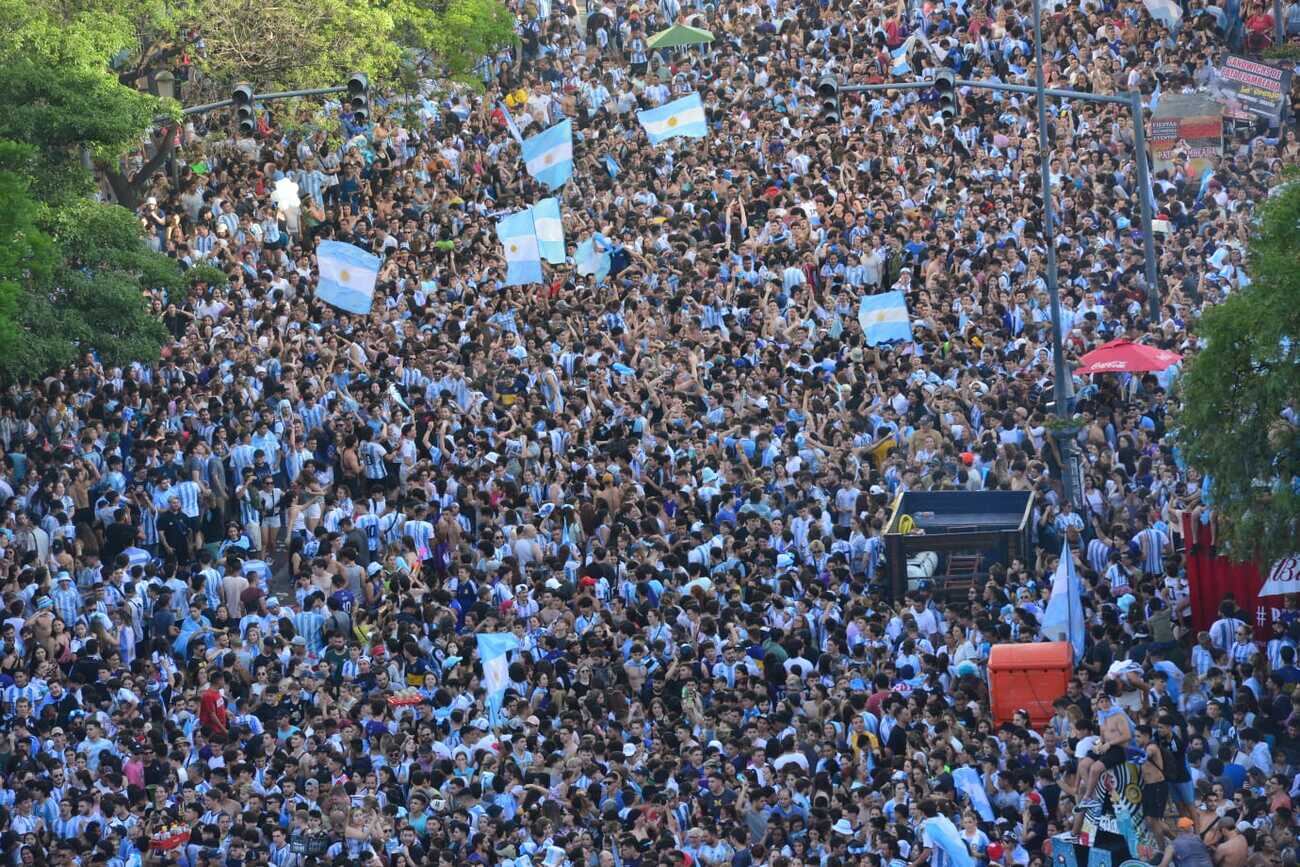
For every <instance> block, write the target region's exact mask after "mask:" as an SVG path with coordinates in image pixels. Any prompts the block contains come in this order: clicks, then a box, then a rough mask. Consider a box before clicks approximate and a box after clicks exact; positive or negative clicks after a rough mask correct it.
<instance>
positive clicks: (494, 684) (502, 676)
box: [474, 632, 519, 727]
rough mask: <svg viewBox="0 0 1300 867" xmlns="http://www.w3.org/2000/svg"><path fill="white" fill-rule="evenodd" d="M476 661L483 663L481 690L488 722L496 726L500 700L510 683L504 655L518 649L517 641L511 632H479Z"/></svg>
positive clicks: (475, 637)
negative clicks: (485, 694) (484, 695)
mask: <svg viewBox="0 0 1300 867" xmlns="http://www.w3.org/2000/svg"><path fill="white" fill-rule="evenodd" d="M474 639H475V640H476V641H477V642H478V659H479V662H481V663H483V690H484V692H486V693H487V706H488V722H489V723H491V724H492V726H493V727H495V726H496V725H497V720H498V717H499V716H500V714H501V700H502V699H503V698H505V694H506V685H507V684H508V683H509V682H510V662H509V659H508V658H507V656H506V654H508V653H509V652H510V651H512V650H517V649H518V648H519V639H518V638H515V636H514V633H513V632H479V633H475V635H474Z"/></svg>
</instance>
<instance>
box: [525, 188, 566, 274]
mask: <svg viewBox="0 0 1300 867" xmlns="http://www.w3.org/2000/svg"><path fill="white" fill-rule="evenodd" d="M532 210H533V229H534V231H536V232H537V249H538V251H539V252H540V253H541V255H542V258H543V259H545V260H546V261H547V262H550V263H551V264H552V265H563V264H564V223H563V222H562V221H561V220H560V203H559V201H557V200H556V199H554V198H550V199H542V200H541V201H540V202H538V203H537V204H535V205H533V209H532Z"/></svg>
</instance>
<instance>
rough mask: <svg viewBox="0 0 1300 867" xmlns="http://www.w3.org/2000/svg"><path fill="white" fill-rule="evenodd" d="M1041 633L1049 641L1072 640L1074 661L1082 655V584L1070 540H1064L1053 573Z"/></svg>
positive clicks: (1078, 659)
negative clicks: (1075, 566)
mask: <svg viewBox="0 0 1300 867" xmlns="http://www.w3.org/2000/svg"><path fill="white" fill-rule="evenodd" d="M1038 633H1039V635H1041V636H1043V637H1044V638H1046V639H1047V640H1048V641H1068V642H1070V646H1071V647H1072V648H1073V649H1074V664H1075V665H1078V664H1079V662H1080V660H1082V659H1083V643H1084V615H1083V585H1082V583H1081V582H1080V581H1079V573H1078V572H1077V571H1076V570H1075V568H1074V557H1073V556H1072V555H1071V553H1070V543H1069V542H1066V543H1064V546H1063V548H1062V550H1061V560H1060V562H1059V563H1057V564H1056V572H1055V573H1054V574H1053V575H1052V595H1051V598H1049V599H1048V600H1047V610H1046V611H1044V612H1043V622H1042V624H1041V625H1040V626H1039V627H1038Z"/></svg>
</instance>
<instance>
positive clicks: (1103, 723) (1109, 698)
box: [1075, 682, 1133, 812]
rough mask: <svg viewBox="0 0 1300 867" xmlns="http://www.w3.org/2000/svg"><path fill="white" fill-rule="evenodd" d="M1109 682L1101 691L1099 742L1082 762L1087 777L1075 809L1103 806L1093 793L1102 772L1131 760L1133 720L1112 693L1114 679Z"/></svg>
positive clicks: (1082, 771) (1081, 777)
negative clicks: (1128, 757)
mask: <svg viewBox="0 0 1300 867" xmlns="http://www.w3.org/2000/svg"><path fill="white" fill-rule="evenodd" d="M1105 686H1106V688H1105V689H1104V690H1103V691H1102V692H1101V693H1099V694H1098V695H1097V721H1098V723H1099V724H1100V728H1099V729H1098V734H1099V737H1098V738H1097V743H1096V745H1095V746H1093V748H1092V752H1091V753H1089V754H1088V755H1087V756H1086V757H1084V758H1083V759H1081V760H1080V762H1079V778H1080V779H1081V780H1082V781H1083V787H1082V788H1081V789H1080V790H1079V795H1080V801H1079V806H1078V807H1076V808H1075V809H1076V810H1079V811H1080V812H1082V811H1084V810H1088V809H1091V808H1093V807H1097V806H1100V804H1099V802H1098V801H1097V800H1096V799H1095V798H1093V796H1092V793H1093V792H1094V791H1095V790H1096V788H1097V783H1098V781H1100V780H1101V775H1102V774H1104V773H1105V772H1106V771H1107V770H1108V769H1110V768H1115V767H1118V766H1119V765H1121V764H1123V763H1124V762H1125V761H1127V754H1126V750H1127V748H1128V745H1129V743H1130V742H1131V741H1132V740H1133V724H1132V723H1131V722H1130V721H1129V718H1128V716H1127V715H1126V714H1125V713H1124V709H1123V708H1121V707H1119V706H1118V705H1116V703H1115V697H1114V696H1113V695H1112V692H1113V691H1114V689H1115V687H1114V686H1113V685H1112V683H1111V682H1107V683H1106V685H1105Z"/></svg>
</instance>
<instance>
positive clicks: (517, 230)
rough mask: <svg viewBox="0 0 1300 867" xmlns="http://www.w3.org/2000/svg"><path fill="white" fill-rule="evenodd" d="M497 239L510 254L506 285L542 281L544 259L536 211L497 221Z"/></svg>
mask: <svg viewBox="0 0 1300 867" xmlns="http://www.w3.org/2000/svg"><path fill="white" fill-rule="evenodd" d="M497 237H498V238H500V239H501V245H502V246H503V247H505V253H506V285H507V286H523V285H525V284H527V283H540V282H542V258H541V254H540V253H539V252H538V248H537V229H536V227H535V226H534V225H533V209H532V208H525V209H524V210H522V211H515V212H514V213H513V214H507V215H506V216H504V217H502V218H501V219H500V220H499V221H498V222H497Z"/></svg>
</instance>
